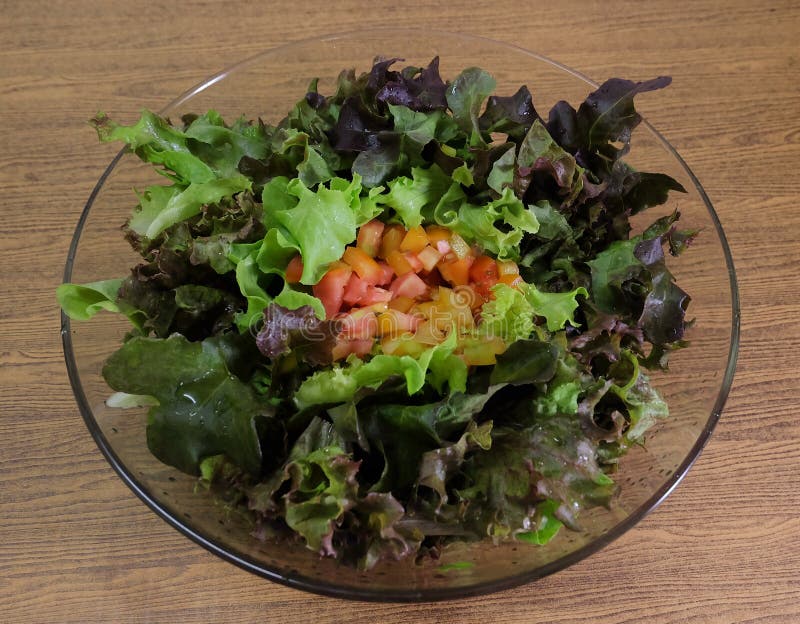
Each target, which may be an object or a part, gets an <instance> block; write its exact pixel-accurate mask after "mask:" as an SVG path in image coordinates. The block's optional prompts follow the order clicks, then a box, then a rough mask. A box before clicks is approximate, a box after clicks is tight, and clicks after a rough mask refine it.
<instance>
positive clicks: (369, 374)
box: [294, 332, 467, 408]
mask: <svg viewBox="0 0 800 624" xmlns="http://www.w3.org/2000/svg"><path fill="white" fill-rule="evenodd" d="M455 348H456V332H451V333H450V335H449V336H448V338H447V339H446V340H445V341H444V342H441V343H439V344H438V345H435V346H433V347H431V348H430V349H426V350H425V351H423V352H422V354H421V355H420V356H419V357H418V358H414V357H411V356H410V355H402V356H396V355H385V354H380V355H376V356H374V357H373V358H372V359H371V360H369V361H368V362H364V361H363V360H361V359H359V358H357V357H352V356H351V357H350V358H348V360H347V363H346V365H345V366H338V365H337V366H334V367H333V368H331V369H330V370H321V371H318V372H316V373H314V374H313V375H311V376H310V377H308V378H307V379H306V380H305V381H303V383H302V384H301V385H300V387H299V388H298V389H297V392H296V393H295V396H294V400H295V403H296V404H297V406H298V407H301V408H303V407H308V406H311V405H323V404H336V403H344V402H346V401H350V400H351V399H352V398H353V397H354V396H355V394H356V392H358V391H359V390H360V389H362V388H373V389H374V388H378V387H379V386H380V385H381V384H382V383H384V382H385V381H386V380H388V379H390V378H392V377H394V376H400V377H402V378H404V379H405V383H406V389H407V391H408V394H409V395H413V394H415V393H416V392H418V391H419V390H420V389H421V388H422V386H423V385H424V384H425V380H426V376H427V377H428V378H430V379H432V380H434V381H436V382H438V383H439V384H443V383H444V382H446V383H447V384H448V387H449V389H450V392H458V391H461V392H463V391H464V390H465V388H466V377H467V369H466V365H465V364H464V362H463V361H462V360H461V359H460V358H457V357H451V356H452V353H453V351H454V350H455Z"/></svg>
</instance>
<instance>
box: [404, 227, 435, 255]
mask: <svg viewBox="0 0 800 624" xmlns="http://www.w3.org/2000/svg"><path fill="white" fill-rule="evenodd" d="M427 245H428V235H427V234H426V233H425V230H424V229H423V227H422V226H417V227H412V228H411V229H410V230H409V231H408V232H406V235H405V236H404V237H403V242H401V243H400V251H410V252H411V253H418V252H420V251H422V250H423V249H425V247H427Z"/></svg>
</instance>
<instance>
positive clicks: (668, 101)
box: [0, 0, 800, 624]
mask: <svg viewBox="0 0 800 624" xmlns="http://www.w3.org/2000/svg"><path fill="white" fill-rule="evenodd" d="M334 7H335V9H334ZM386 24H400V25H405V26H414V25H419V24H426V25H429V26H431V27H434V28H441V29H445V30H454V31H463V32H467V33H473V34H481V35H485V36H489V37H493V38H496V39H499V40H502V41H507V42H511V43H516V44H518V45H520V46H523V47H526V48H530V49H534V50H537V51H538V52H540V53H542V54H545V55H547V56H550V57H551V58H554V59H557V60H559V61H561V62H563V63H565V64H567V65H570V66H572V67H575V68H576V69H578V70H580V71H582V72H584V73H586V74H588V75H589V76H591V77H594V78H595V79H599V80H602V79H605V78H607V77H610V76H613V75H619V76H624V77H630V78H649V77H651V76H654V75H658V74H671V75H672V76H673V79H674V84H673V86H672V87H670V89H668V90H667V91H665V92H664V94H663V96H659V97H660V98H661V100H660V101H662V103H663V109H656V110H653V111H651V112H650V119H651V121H652V122H653V123H654V125H655V126H656V127H658V128H660V129H662V131H663V132H664V133H665V134H666V136H667V138H668V139H670V140H671V141H672V142H673V144H674V145H675V146H676V147H677V149H678V150H679V151H680V152H681V153H682V155H683V156H684V158H685V159H686V161H687V162H688V164H689V165H690V166H691V167H692V168H693V170H694V172H695V173H696V174H697V176H698V177H699V179H700V180H702V182H703V184H704V185H705V188H706V190H707V192H708V194H709V196H710V197H711V199H712V201H713V202H714V204H715V206H716V208H717V211H718V212H719V215H720V218H721V220H722V223H723V226H724V227H725V230H726V231H727V233H728V237H729V240H730V244H731V247H732V250H733V256H734V259H735V262H736V267H737V270H738V275H739V285H740V288H741V298H742V347H741V355H740V359H739V367H738V372H737V376H736V381H735V384H734V387H733V391H732V392H731V394H730V398H729V401H728V404H727V407H726V409H725V412H724V414H723V417H722V420H721V421H720V423H719V426H718V427H717V430H716V431H715V433H714V435H713V437H712V439H711V441H710V443H709V445H708V447H707V448H706V450H705V451H704V453H703V455H702V456H701V458H700V459H699V461H698V462H697V463H696V465H695V466H694V468H693V469H692V470H691V471H690V473H689V475H688V476H687V477H686V479H685V480H684V482H683V483H682V484H681V485H680V486H679V488H678V489H677V490H676V491H675V492H674V493H673V495H672V496H671V497H670V498H669V499H668V500H667V501H666V502H665V503H664V504H663V505H661V506H660V507H659V508H658V510H657V511H655V512H654V513H652V514H651V515H650V516H649V517H647V518H646V519H645V520H644V521H642V522H641V523H640V524H639V525H638V526H637V527H636V528H635V529H633V530H632V531H630V532H628V533H627V534H626V535H624V536H623V537H622V538H621V539H619V540H617V541H616V542H614V543H613V544H611V545H610V546H608V547H607V548H605V549H604V550H603V551H601V552H599V553H598V554H596V555H594V556H592V557H590V558H588V559H586V560H584V561H582V562H581V563H579V564H577V565H575V566H573V567H571V568H570V569H567V570H565V571H563V572H560V573H558V574H556V575H554V576H551V577H548V578H546V579H544V580H542V581H539V582H537V583H534V584H531V585H528V586H524V587H520V588H517V589H514V590H510V591H506V592H502V593H498V594H494V595H489V596H484V597H478V598H472V599H468V600H462V601H455V602H450V603H438V604H420V605H404V606H398V605H391V604H388V605H382V604H366V603H352V602H346V601H341V600H336V599H332V598H322V597H317V596H312V595H310V594H305V593H301V592H299V591H296V590H292V589H289V588H286V587H283V586H280V585H275V584H271V583H269V582H266V581H264V580H262V579H259V578H257V577H255V576H252V575H250V574H248V573H246V572H243V571H241V570H239V569H238V568H236V567H234V566H232V565H230V564H228V563H225V562H223V561H221V560H219V559H217V558H215V557H214V556H212V555H211V554H209V553H207V552H206V551H205V550H203V549H202V548H200V547H199V546H196V545H194V544H193V543H191V542H190V541H189V540H187V539H186V538H184V537H183V536H181V535H180V534H179V533H177V532H176V531H175V530H173V529H171V528H170V527H168V526H167V525H166V524H165V523H164V522H163V521H161V520H160V519H158V518H157V517H156V516H155V514H153V513H152V512H151V511H150V510H149V509H147V508H146V507H145V506H144V505H143V504H142V503H140V502H139V500H138V499H137V498H136V497H135V496H134V495H133V494H132V493H131V492H130V491H129V490H128V489H127V488H126V486H125V485H124V484H123V483H122V482H121V481H120V479H119V478H118V477H117V476H116V475H115V473H114V472H113V470H112V469H111V468H110V467H109V466H108V464H107V463H106V461H105V460H104V459H103V457H102V456H101V455H100V452H99V451H98V450H97V448H96V447H95V445H94V442H93V441H92V439H91V437H90V436H89V434H88V432H87V431H86V428H85V426H84V425H83V423H82V421H81V418H80V415H79V413H78V409H77V407H76V404H75V401H74V399H73V397H72V392H71V390H70V386H69V383H68V380H67V375H66V372H65V367H64V364H63V356H62V352H61V345H60V339H59V318H58V309H57V305H56V302H55V299H54V295H53V291H54V289H55V287H56V285H57V284H58V283H59V282H60V280H61V274H62V270H63V263H64V260H65V257H66V253H67V247H68V244H69V240H70V237H71V236H72V231H73V228H74V226H75V223H76V221H77V218H78V215H79V214H80V212H81V210H82V208H83V205H84V202H85V200H86V198H87V196H88V194H89V192H90V191H91V189H92V186H93V185H94V183H95V181H96V180H97V178H98V176H99V174H100V172H101V171H102V170H103V168H104V167H105V166H106V164H107V163H108V161H109V160H110V158H111V156H112V154H113V153H114V150H115V149H116V148H115V147H112V146H107V145H100V144H98V143H97V141H96V138H95V136H94V133H93V132H92V131H91V129H90V128H89V127H88V126H87V125H86V123H85V120H86V119H87V118H88V117H89V116H90V115H92V114H93V113H94V112H95V111H96V110H97V109H103V110H107V111H109V112H113V113H114V114H115V115H116V116H118V117H119V118H123V119H131V118H132V117H133V116H134V115H135V113H136V111H137V110H138V109H139V108H140V107H143V106H147V107H152V108H159V107H160V106H162V105H163V104H165V103H166V102H167V101H169V100H170V99H171V98H172V97H173V96H174V95H176V94H177V93H179V92H181V91H182V90H184V89H185V88H187V87H189V86H191V85H192V84H194V83H195V82H197V81H198V80H200V79H202V78H203V77H205V76H207V75H209V74H211V73H212V72H214V71H217V70H219V69H221V68H223V67H225V66H227V65H229V64H231V63H233V62H235V61H237V60H239V59H242V58H244V57H247V56H249V55H251V54H253V53H255V52H257V51H260V50H262V49H265V48H268V47H272V46H275V45H277V44H280V43H284V42H287V41H290V40H294V39H299V38H304V37H309V36H312V35H315V34H321V33H325V32H331V31H341V30H349V29H354V28H360V27H364V26H370V25H386ZM0 120H2V122H1V123H2V125H1V126H0V127H1V128H2V134H1V135H0V136H2V149H0V192H2V225H0V233H1V234H0V258H2V273H0V275H2V298H1V299H0V449H1V451H0V621H2V622H234V621H243V622H244V621H247V622H250V621H252V622H315V623H316V622H348V623H349V624H356V623H368V622H406V623H411V622H456V623H467V622H480V623H482V624H486V623H488V622H503V623H505V622H563V623H579V622H580V623H583V622H591V623H605V622H608V623H612V622H613V623H622V622H628V623H632V622H645V621H646V622H651V623H661V622H663V623H673V624H676V623H678V622H692V623H694V622H720V623H731V622H776V623H789V622H797V621H800V494H798V491H799V484H800V426H798V422H799V421H800V419H798V408H799V407H800V383H798V372H797V371H798V369H800V357H799V356H798V353H800V323H798V316H800V301H799V300H798V292H800V279H799V278H798V268H797V267H798V262H800V245H799V244H798V237H799V236H800V209H798V206H799V204H798V199H797V197H798V182H797V177H796V176H797V168H798V164H799V163H800V5H798V3H797V2H796V1H781V2H757V3H754V2H750V1H749V0H731V1H724V2H723V1H722V0H719V1H716V2H713V1H700V2H694V1H675V0H671V1H670V2H661V1H659V2H655V1H649V2H640V1H628V2H601V1H592V2H567V1H562V2H548V3H520V2H516V1H512V0H495V1H494V2H492V3H472V2H448V3H445V4H444V6H442V3H440V2H438V1H437V2H434V1H432V0H421V1H419V2H413V3H394V2H389V1H386V0H374V1H373V2H369V3H367V2H356V1H355V0H341V1H339V2H315V1H311V2H304V3H298V2H288V1H286V0H274V1H272V2H238V1H228V2H224V3H217V2H160V3H155V2H151V3H148V2H138V1H134V2H111V1H99V0H92V1H89V0H74V1H69V2H67V1H55V0H51V1H47V2H45V1H41V0H26V1H23V0H18V1H14V0H0Z"/></svg>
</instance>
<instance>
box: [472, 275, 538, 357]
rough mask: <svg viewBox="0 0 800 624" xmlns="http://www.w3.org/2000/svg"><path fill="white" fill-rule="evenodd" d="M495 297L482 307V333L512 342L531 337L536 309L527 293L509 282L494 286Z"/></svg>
mask: <svg viewBox="0 0 800 624" xmlns="http://www.w3.org/2000/svg"><path fill="white" fill-rule="evenodd" d="M492 293H493V294H494V298H493V299H490V300H489V301H487V302H486V303H484V304H483V307H481V323H480V326H479V327H480V333H481V334H484V335H488V336H496V337H498V338H502V339H503V340H504V341H505V342H507V343H511V342H515V341H517V340H525V339H527V338H530V336H531V334H532V333H533V328H534V324H533V317H534V314H535V312H534V309H533V307H532V306H531V304H530V303H529V302H528V299H527V298H526V297H525V295H524V294H523V293H522V292H521V291H520V290H518V289H516V288H511V286H508V285H507V284H502V283H499V284H496V285H495V286H493V287H492Z"/></svg>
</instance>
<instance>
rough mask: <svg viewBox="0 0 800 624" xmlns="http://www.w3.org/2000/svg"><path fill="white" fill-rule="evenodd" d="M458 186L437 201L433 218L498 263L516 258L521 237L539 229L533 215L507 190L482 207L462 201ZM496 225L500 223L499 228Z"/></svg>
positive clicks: (462, 194)
mask: <svg viewBox="0 0 800 624" xmlns="http://www.w3.org/2000/svg"><path fill="white" fill-rule="evenodd" d="M464 199H465V195H464V193H463V191H461V187H460V185H458V184H455V183H454V186H453V187H451V190H450V191H448V193H447V194H445V196H444V197H442V199H441V200H440V201H439V204H438V205H437V206H436V209H435V210H434V218H435V219H436V222H437V223H439V225H443V226H445V227H448V228H451V229H452V230H454V231H455V232H457V233H458V234H459V235H460V236H462V237H463V238H464V239H465V240H467V241H469V242H474V243H477V244H478V245H480V246H481V247H483V249H485V250H486V251H488V252H490V253H492V254H494V255H495V256H497V258H499V259H500V260H508V259H518V258H519V244H520V242H521V241H522V237H523V236H524V235H525V234H526V233H528V234H535V233H536V232H537V231H538V229H539V222H538V221H537V220H536V216H535V215H534V214H533V212H531V211H530V210H529V209H528V208H526V207H525V205H524V204H523V203H522V202H521V201H520V200H519V199H518V198H517V196H516V195H514V192H513V190H512V189H510V188H508V187H506V188H505V189H503V193H502V195H501V196H500V197H499V198H498V199H495V200H492V201H490V202H488V203H487V204H485V205H482V206H481V205H476V204H471V203H467V202H466V201H463V200H464ZM498 223H499V224H500V225H499V226H498Z"/></svg>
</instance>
